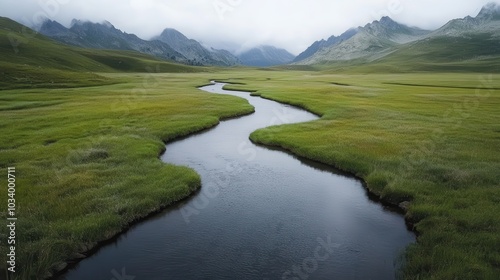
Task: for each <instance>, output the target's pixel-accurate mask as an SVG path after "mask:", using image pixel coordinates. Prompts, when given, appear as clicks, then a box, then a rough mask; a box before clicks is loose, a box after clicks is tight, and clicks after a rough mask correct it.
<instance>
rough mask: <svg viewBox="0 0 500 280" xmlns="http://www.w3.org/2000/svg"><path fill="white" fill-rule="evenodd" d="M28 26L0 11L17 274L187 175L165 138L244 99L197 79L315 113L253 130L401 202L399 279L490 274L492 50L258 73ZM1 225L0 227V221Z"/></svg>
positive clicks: (2, 108) (171, 194) (37, 267)
mask: <svg viewBox="0 0 500 280" xmlns="http://www.w3.org/2000/svg"><path fill="white" fill-rule="evenodd" d="M29 34H32V33H29V32H28V34H26V33H24V32H23V31H22V27H21V26H20V25H19V24H17V23H14V22H12V21H10V20H8V19H5V18H0V55H1V56H0V57H1V59H0V69H1V71H0V78H1V79H0V135H2V137H1V138H0V174H7V169H8V168H9V167H16V179H17V181H16V184H17V187H16V201H17V208H16V210H17V212H18V217H19V221H18V223H17V229H16V230H17V232H18V233H19V234H18V236H17V242H18V244H20V245H19V246H18V247H17V248H18V249H17V264H18V269H19V270H18V273H17V274H16V276H17V278H18V279H39V278H41V277H43V276H46V275H48V273H49V272H50V271H53V270H54V269H55V268H61V267H62V265H63V264H64V262H65V261H67V260H68V259H74V258H78V257H80V256H78V255H77V254H76V253H78V252H85V251H87V250H89V249H90V248H92V247H93V246H95V245H96V244H97V243H98V242H99V241H102V240H106V239H108V238H110V237H112V236H113V235H115V234H117V233H119V232H120V231H122V230H123V229H125V228H127V226H128V225H129V224H130V223H132V222H134V221H136V220H138V219H140V218H141V217H144V216H146V215H148V214H149V213H151V212H154V211H156V210H158V209H160V208H162V207H164V206H167V205H170V204H172V203H174V202H176V201H178V200H180V199H182V198H185V197H187V196H189V195H190V194H191V193H192V192H193V191H194V190H196V189H197V188H199V187H200V179H199V177H198V175H197V174H196V173H195V172H194V171H193V170H190V169H188V168H184V167H176V166H171V165H165V164H163V163H161V161H160V160H159V159H158V155H159V154H160V153H161V152H162V150H163V149H164V143H163V142H164V141H169V140H172V139H174V138H177V137H181V136H184V135H187V134H190V133H193V132H195V131H200V130H202V129H204V128H208V127H211V126H214V125H216V124H217V123H218V122H219V120H220V119H221V118H228V117H233V116H237V115H242V114H248V113H250V112H252V111H253V108H252V107H251V106H250V105H249V104H248V103H247V102H246V101H244V100H241V99H239V98H236V97H231V96H223V95H211V94H208V93H204V92H201V91H199V90H197V89H196V87H197V86H199V85H202V84H205V83H207V82H208V81H209V79H219V80H225V81H229V82H233V83H235V84H234V85H231V86H229V88H233V89H239V90H249V91H252V92H254V93H253V94H256V95H261V96H262V97H264V98H270V99H274V100H277V101H280V102H285V103H290V104H293V105H296V106H300V107H303V108H305V109H307V110H309V111H311V112H314V113H316V114H318V115H321V116H322V118H321V119H320V120H317V121H313V122H309V123H303V124H295V125H284V126H278V127H271V128H267V129H263V130H259V131H257V132H254V133H253V134H252V135H251V139H252V140H253V141H255V142H258V143H260V144H263V145H272V146H280V147H283V148H285V149H288V150H290V151H292V152H293V153H295V154H297V155H300V156H303V157H307V158H310V159H313V160H317V161H321V162H324V163H327V164H330V165H333V166H336V167H338V168H340V169H343V170H346V171H349V172H352V173H354V174H356V175H357V176H359V177H361V178H363V179H364V180H365V181H366V182H367V186H368V188H369V189H370V190H371V191H372V192H373V193H375V194H377V195H379V196H380V197H381V198H382V199H383V200H384V201H386V202H389V203H392V204H396V205H401V206H402V207H403V208H407V209H408V210H407V213H406V215H407V217H408V219H409V220H410V221H412V222H413V224H414V226H415V229H416V231H417V232H418V233H419V237H418V244H416V245H414V246H412V247H410V248H409V249H408V250H407V262H406V265H405V266H404V268H403V271H402V275H403V278H404V279H498V276H499V275H500V251H499V250H498V248H500V238H499V236H500V215H499V214H498V213H500V189H499V187H500V186H499V182H500V172H499V171H500V160H499V158H500V151H499V149H498V148H499V147H500V122H499V116H500V95H499V93H500V90H499V89H500V75H498V74H496V75H489V74H487V73H488V72H498V67H497V66H498V65H499V64H498V61H499V60H498V58H495V57H491V56H489V55H490V53H481V54H483V55H485V57H484V58H481V59H471V60H470V61H469V60H467V61H461V62H449V61H439V60H436V59H434V58H439V57H444V55H446V54H449V53H451V54H453V55H456V56H459V58H461V57H463V56H464V55H465V54H464V53H461V52H460V51H459V50H457V51H456V52H449V50H448V49H447V48H445V47H444V46H446V45H447V42H441V41H437V42H433V46H434V47H433V48H431V47H432V46H431V47H428V48H427V50H428V51H430V53H431V55H429V56H427V57H426V58H425V59H424V58H422V57H423V55H420V54H419V53H418V50H419V49H423V48H424V47H425V46H419V45H416V46H413V45H410V46H408V47H407V49H402V50H400V51H399V52H396V53H394V54H393V55H391V56H389V57H387V58H385V59H382V60H380V61H377V62H374V63H372V64H369V65H361V64H359V63H358V64H356V62H349V63H346V64H345V65H342V64H338V65H317V66H285V67H277V68H271V69H265V71H264V70H263V69H261V70H251V69H245V68H233V69H216V68H209V67H208V68H207V67H191V66H185V65H178V64H174V63H171V62H166V61H160V60H158V59H155V58H153V57H150V56H146V55H142V54H139V53H135V52H120V51H106V50H92V51H89V50H84V49H79V48H75V47H68V46H64V45H60V44H57V43H55V42H54V41H52V40H49V39H47V38H44V37H42V36H29ZM27 35H28V36H27ZM13 40H14V42H15V43H14V44H13ZM455 45H456V46H455V47H456V48H469V49H470V48H473V47H474V48H476V47H477V46H476V45H473V44H472V41H471V40H465V41H463V42H459V44H458V43H457V44H455ZM440 46H441V47H440ZM481 46H482V45H481ZM412 48H413V49H412ZM415 49H416V50H415ZM488 49H489V50H492V51H494V52H496V50H497V45H494V44H492V45H491V46H489V48H488ZM16 50H17V52H16ZM443 50H446V51H445V52H444V53H443ZM469 53H470V52H469ZM433 56H434V57H433ZM465 58H466V59H469V58H470V57H465ZM407 61H413V63H405V62H407ZM292 70H294V71H292ZM299 70H300V71H299ZM420 71H431V72H427V73H426V72H422V73H418V72H420ZM444 71H453V72H454V73H444ZM468 71H470V72H475V73H468ZM103 72H105V73H106V74H103ZM134 72H142V73H134ZM163 72H170V73H163ZM380 73H386V74H380ZM394 73H400V74H394ZM401 73H405V74H401ZM167 152H168V151H167ZM4 178H5V180H6V175H5V177H4ZM0 201H7V193H6V192H0ZM4 214H5V213H4ZM0 232H1V234H2V239H3V237H5V236H6V234H7V228H6V227H3V228H2V230H0ZM0 251H1V252H7V248H6V243H5V242H2V243H0ZM5 258H6V255H5V254H2V255H1V257H0V261H2V262H3V263H5ZM0 274H3V273H2V272H1V271H0Z"/></svg>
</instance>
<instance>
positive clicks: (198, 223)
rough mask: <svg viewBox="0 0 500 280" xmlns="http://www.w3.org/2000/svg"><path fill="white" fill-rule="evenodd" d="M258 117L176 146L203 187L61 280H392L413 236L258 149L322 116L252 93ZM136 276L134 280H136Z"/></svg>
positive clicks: (358, 199) (306, 166)
mask: <svg viewBox="0 0 500 280" xmlns="http://www.w3.org/2000/svg"><path fill="white" fill-rule="evenodd" d="M222 87H223V84H215V85H212V86H207V87H204V88H202V89H203V90H205V91H207V92H209V93H206V94H216V93H217V94H231V95H235V96H239V97H242V98H245V99H247V100H248V101H249V102H250V103H251V104H252V105H253V106H254V107H255V113H254V114H252V115H249V116H245V117H241V118H238V119H232V120H227V121H224V122H222V123H221V124H220V125H218V126H217V127H215V128H213V129H211V130H208V131H205V132H203V133H200V134H196V135H193V136H190V137H188V138H185V139H182V140H179V141H176V142H173V143H169V144H168V145H167V150H166V153H165V154H164V155H163V156H162V158H161V159H162V160H163V161H164V162H167V163H172V164H176V165H184V166H189V167H191V168H193V169H195V170H196V171H197V172H198V173H199V174H200V175H201V178H202V190H201V191H200V192H199V193H197V194H196V195H194V196H193V197H192V198H191V199H189V200H187V201H185V202H183V203H181V204H180V205H177V206H175V207H172V208H170V209H167V210H166V211H164V212H162V213H161V214H158V215H156V216H154V217H153V218H150V219H148V220H146V221H144V222H141V223H139V224H138V225H136V226H134V227H133V228H132V229H130V230H129V231H128V232H126V233H125V234H123V235H121V237H119V238H118V240H116V242H114V243H113V244H111V245H108V246H105V247H103V248H101V249H100V250H99V251H98V252H97V253H96V254H94V255H93V256H91V257H90V258H88V259H85V260H83V261H82V262H81V263H80V264H78V265H77V266H76V267H75V268H74V269H72V270H71V271H69V272H68V273H67V274H66V275H65V276H63V277H61V279H85V280H86V279H115V280H123V279H125V280H132V279H135V280H140V279H180V280H187V279H231V280H234V279H237V280H240V279H384V280H385V279H394V278H395V271H396V266H397V265H398V264H399V263H400V261H398V259H399V257H400V255H401V253H402V252H403V251H404V248H405V247H406V246H407V245H408V244H409V243H411V242H414V240H415V237H414V234H413V233H412V232H410V231H408V229H407V228H406V226H405V222H404V219H403V217H402V216H401V215H399V214H397V213H394V212H392V211H390V210H388V209H385V208H384V207H383V206H382V205H380V204H379V203H376V202H374V201H371V200H370V199H369V198H368V196H367V194H366V191H365V189H364V188H363V186H362V183H361V182H360V181H359V180H357V179H355V178H352V177H349V176H345V175H343V174H341V173H339V172H338V171H336V170H334V169H332V168H330V167H328V166H325V165H322V164H318V163H312V162H309V161H304V160H300V159H298V158H296V157H294V156H292V155H289V154H287V153H284V152H281V151H277V150H271V149H266V148H263V147H258V146H256V145H254V144H252V143H251V142H250V141H249V140H248V136H249V135H250V133H251V132H253V131H255V130H256V129H258V128H263V127H267V126H270V125H277V124H283V123H296V122H304V121H312V120H315V119H317V117H316V116H315V115H312V114H310V113H308V112H306V111H303V110H301V109H298V108H294V107H291V106H287V105H283V104H279V103H276V102H273V101H269V100H265V99H262V98H259V97H251V96H250V95H249V94H248V93H246V92H236V91H231V92H229V91H224V90H223V89H222ZM132 277H134V278H132Z"/></svg>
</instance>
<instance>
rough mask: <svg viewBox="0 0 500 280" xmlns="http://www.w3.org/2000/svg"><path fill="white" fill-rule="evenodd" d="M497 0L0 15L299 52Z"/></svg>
mask: <svg viewBox="0 0 500 280" xmlns="http://www.w3.org/2000/svg"><path fill="white" fill-rule="evenodd" d="M488 2H497V3H499V4H500V0H0V15H1V16H6V17H10V18H12V19H14V20H17V21H20V22H22V23H24V24H26V25H29V26H33V25H34V24H36V23H37V22H39V21H40V20H39V18H40V17H42V16H46V17H48V18H51V19H54V20H57V21H58V22H60V23H61V24H63V25H65V26H67V27H68V26H69V25H70V23H71V20H72V19H73V18H77V19H82V20H90V21H93V22H102V21H104V20H108V21H109V22H111V23H112V24H113V25H114V26H115V27H116V28H118V29H121V30H122V31H125V32H127V33H134V34H136V35H138V36H139V37H141V38H143V39H150V38H151V37H153V36H155V35H158V34H160V33H161V31H162V30H163V29H164V28H166V27H170V28H175V29H177V30H179V31H181V32H182V33H184V34H185V35H186V36H188V37H190V38H193V39H196V40H198V41H201V42H203V43H205V44H207V45H210V46H213V47H216V48H222V47H225V48H226V49H230V50H232V51H235V50H238V49H239V50H241V49H246V48H250V47H253V46H256V45H259V44H269V45H274V46H276V47H281V48H285V49H287V50H288V51H290V52H292V53H294V54H299V53H300V52H302V51H303V50H305V49H306V48H307V47H308V46H309V45H310V44H312V43H313V42H314V41H316V40H319V39H323V38H324V39H326V38H328V37H330V36H331V35H339V34H341V33H342V32H344V31H346V30H347V29H349V28H351V27H356V26H360V25H365V24H366V23H368V22H371V21H373V20H377V19H379V18H380V17H381V16H383V15H388V16H390V17H391V18H393V19H394V20H396V21H398V22H400V23H405V24H408V25H411V26H418V27H420V28H425V29H436V28H439V27H440V26H442V25H443V24H445V23H446V22H448V21H449V20H451V19H454V18H462V17H465V16H467V15H472V16H476V14H477V13H478V12H479V11H480V9H481V7H482V6H484V5H485V4H486V3H488Z"/></svg>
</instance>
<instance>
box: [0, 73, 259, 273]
mask: <svg viewBox="0 0 500 280" xmlns="http://www.w3.org/2000/svg"><path fill="white" fill-rule="evenodd" d="M208 75H210V74H193V75H187V74H155V75H152V74H106V77H103V79H106V80H112V81H114V82H113V84H111V85H108V84H106V85H102V86H92V87H78V88H62V89H57V88H52V89H14V90H2V91H0V130H1V135H2V137H1V138H0V173H1V174H7V168H8V167H11V166H13V167H16V171H17V172H16V175H17V176H16V177H17V188H16V199H17V204H18V205H17V212H18V218H19V220H18V222H17V229H16V231H17V233H18V235H17V243H18V244H20V245H18V246H17V268H18V272H17V273H16V274H15V275H16V276H17V279H40V278H42V277H43V276H46V275H48V274H47V273H48V272H49V271H50V270H51V269H54V268H61V267H62V265H63V264H62V262H64V261H65V260H68V259H71V258H78V255H77V254H75V253H82V252H85V251H87V250H89V249H90V248H92V247H93V246H95V245H96V244H97V242H99V241H103V240H106V239H109V238H110V237H112V236H113V235H116V234H117V233H119V232H120V231H122V230H123V229H125V228H127V226H128V225H129V224H130V223H131V222H133V221H136V220H138V219H140V218H141V217H144V216H146V215H148V214H150V213H152V212H154V211H156V210H159V209H160V208H162V207H165V206H167V205H170V204H172V203H173V202H176V201H179V200H181V199H183V198H185V197H187V196H188V195H190V194H191V193H192V192H193V191H194V190H196V189H198V188H199V187H200V178H199V176H198V175H197V174H196V173H195V172H194V171H193V170H191V169H188V168H185V167H178V166H172V165H166V164H163V163H162V162H161V161H160V160H159V159H158V156H159V155H160V154H161V152H162V151H163V150H164V148H165V146H164V141H169V140H172V139H174V138H177V137H180V136H183V135H186V134H189V133H193V132H195V131H200V130H202V129H204V128H208V127H212V126H214V125H216V124H217V123H218V122H219V120H220V119H223V118H229V117H234V116H237V115H242V114H248V113H251V112H253V108H252V107H251V106H250V105H249V104H248V103H247V102H246V100H241V99H238V98H236V97H232V96H222V95H215V94H208V93H204V92H202V91H199V90H198V89H196V87H197V86H200V85H202V84H206V83H207V82H208V81H209V77H208ZM125 80H126V82H125ZM4 180H7V177H6V175H5V176H4ZM0 200H1V201H7V192H3V191H2V192H0ZM2 234H4V235H5V234H7V232H6V228H5V227H3V228H2ZM6 245H7V244H6V243H4V242H2V243H1V245H0V246H1V247H0V249H1V251H2V252H6V251H7V248H6ZM1 260H2V262H3V263H5V254H2V257H1Z"/></svg>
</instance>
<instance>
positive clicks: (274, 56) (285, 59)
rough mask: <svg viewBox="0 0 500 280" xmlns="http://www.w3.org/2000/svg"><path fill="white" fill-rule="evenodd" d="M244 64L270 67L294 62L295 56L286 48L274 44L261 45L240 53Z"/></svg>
mask: <svg viewBox="0 0 500 280" xmlns="http://www.w3.org/2000/svg"><path fill="white" fill-rule="evenodd" d="M238 58H239V59H240V60H241V62H242V64H243V65H247V66H256V67H268V66H276V65H281V64H288V63H290V62H292V61H293V60H294V58H295V56H294V55H293V54H291V53H289V52H288V51H287V50H285V49H279V48H276V47H273V46H259V47H256V48H252V49H250V50H247V51H245V52H242V53H241V54H239V55H238Z"/></svg>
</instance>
